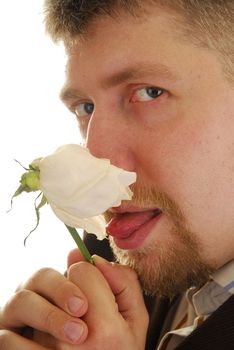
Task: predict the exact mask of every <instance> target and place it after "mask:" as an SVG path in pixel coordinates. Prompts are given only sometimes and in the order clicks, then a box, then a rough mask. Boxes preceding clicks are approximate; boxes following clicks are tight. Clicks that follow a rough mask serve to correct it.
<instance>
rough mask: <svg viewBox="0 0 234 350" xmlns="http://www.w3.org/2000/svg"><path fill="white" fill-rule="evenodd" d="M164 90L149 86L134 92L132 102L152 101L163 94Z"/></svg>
mask: <svg viewBox="0 0 234 350" xmlns="http://www.w3.org/2000/svg"><path fill="white" fill-rule="evenodd" d="M163 92H164V90H163V89H160V88H158V87H154V86H150V87H143V88H140V89H138V90H136V91H135V93H134V96H133V97H132V99H131V101H132V102H146V101H152V100H155V99H156V98H158V97H159V96H161V95H162V94H163Z"/></svg>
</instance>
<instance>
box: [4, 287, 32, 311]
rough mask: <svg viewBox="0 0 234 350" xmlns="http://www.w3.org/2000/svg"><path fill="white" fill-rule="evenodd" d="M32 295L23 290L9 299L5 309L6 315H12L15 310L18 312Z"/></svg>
mask: <svg viewBox="0 0 234 350" xmlns="http://www.w3.org/2000/svg"><path fill="white" fill-rule="evenodd" d="M29 295H31V292H30V291H28V290H26V289H21V290H19V291H17V292H15V294H14V295H13V296H12V297H11V298H10V299H9V301H8V302H7V303H6V304H5V306H4V308H3V311H2V312H3V314H4V315H11V314H12V313H13V311H14V310H17V309H19V308H20V307H21V305H24V303H25V300H26V299H27V298H28V297H29Z"/></svg>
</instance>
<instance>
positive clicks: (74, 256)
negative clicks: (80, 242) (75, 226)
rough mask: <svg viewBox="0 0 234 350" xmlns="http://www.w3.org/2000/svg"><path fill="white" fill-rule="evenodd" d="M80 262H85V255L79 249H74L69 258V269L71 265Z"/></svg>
mask: <svg viewBox="0 0 234 350" xmlns="http://www.w3.org/2000/svg"><path fill="white" fill-rule="evenodd" d="M79 261H85V259H84V257H83V255H82V254H81V252H80V251H79V249H77V248H76V249H73V250H72V251H70V253H69V254H68V257H67V267H68V268H69V267H70V266H71V265H73V264H75V263H77V262H79Z"/></svg>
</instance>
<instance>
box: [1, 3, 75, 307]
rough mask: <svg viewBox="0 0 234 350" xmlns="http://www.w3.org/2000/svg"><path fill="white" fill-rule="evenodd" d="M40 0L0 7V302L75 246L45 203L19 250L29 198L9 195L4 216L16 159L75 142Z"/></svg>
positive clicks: (57, 51)
mask: <svg viewBox="0 0 234 350" xmlns="http://www.w3.org/2000/svg"><path fill="white" fill-rule="evenodd" d="M42 5H43V1H42V0H20V1H19V0H11V1H2V2H1V5H0V152H1V153H0V160H1V171H0V305H1V304H3V303H4V302H5V301H6V300H7V299H8V298H9V296H10V295H11V294H12V293H13V292H14V290H15V288H16V286H17V285H18V284H19V283H20V282H21V281H24V280H25V279H26V278H27V277H29V276H30V274H31V273H32V272H33V271H35V270H37V269H38V268H40V267H44V266H50V267H53V268H55V269H57V270H59V271H61V272H63V271H64V270H65V269H66V257H67V253H68V252H69V250H71V249H72V248H74V247H75V245H74V242H73V240H72V238H70V236H69V233H68V232H67V231H66V228H65V226H64V225H63V223H62V222H60V221H59V220H58V219H57V218H56V217H55V216H54V214H53V213H52V212H51V210H50V207H49V206H47V207H44V208H43V209H42V211H41V222H40V225H39V228H38V229H37V231H35V232H34V233H33V234H32V235H31V237H30V238H29V239H28V241H27V244H26V247H24V244H23V241H24V238H25V236H26V235H27V233H28V232H29V231H30V230H31V229H32V228H33V227H34V225H35V222H36V221H35V220H36V219H35V213H34V209H33V202H34V197H35V195H31V194H24V195H22V196H20V197H17V198H15V200H14V203H13V209H12V211H11V212H10V213H8V214H6V211H7V210H8V209H9V207H10V198H11V196H12V194H13V193H14V191H15V190H16V188H17V187H18V185H19V182H18V181H19V178H20V176H21V174H22V172H23V169H22V168H21V167H20V166H19V165H18V164H17V163H16V162H14V159H17V160H18V161H20V162H21V163H22V164H23V165H25V166H26V167H27V166H28V164H29V163H30V162H31V161H32V160H33V159H35V158H37V157H40V156H46V155H48V154H49V153H52V152H53V151H54V150H55V149H56V148H57V147H58V146H60V145H62V144H65V143H79V134H78V130H77V125H76V122H75V118H73V116H72V115H71V114H70V113H69V112H67V110H66V109H65V107H64V106H63V105H62V103H61V102H60V101H59V98H58V95H59V90H60V88H61V86H62V84H63V80H64V67H65V54H64V52H63V48H62V47H59V46H56V45H55V44H53V43H52V41H51V40H50V38H48V37H47V36H46V35H45V32H44V25H43V15H42Z"/></svg>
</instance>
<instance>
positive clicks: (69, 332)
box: [64, 322, 84, 343]
mask: <svg viewBox="0 0 234 350" xmlns="http://www.w3.org/2000/svg"><path fill="white" fill-rule="evenodd" d="M64 331H65V334H66V336H67V338H68V339H69V340H70V341H72V342H73V343H76V342H77V341H78V340H79V339H80V337H81V336H82V334H83V331H84V328H83V326H82V325H81V324H79V323H76V322H67V323H66V324H65V326H64Z"/></svg>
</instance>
